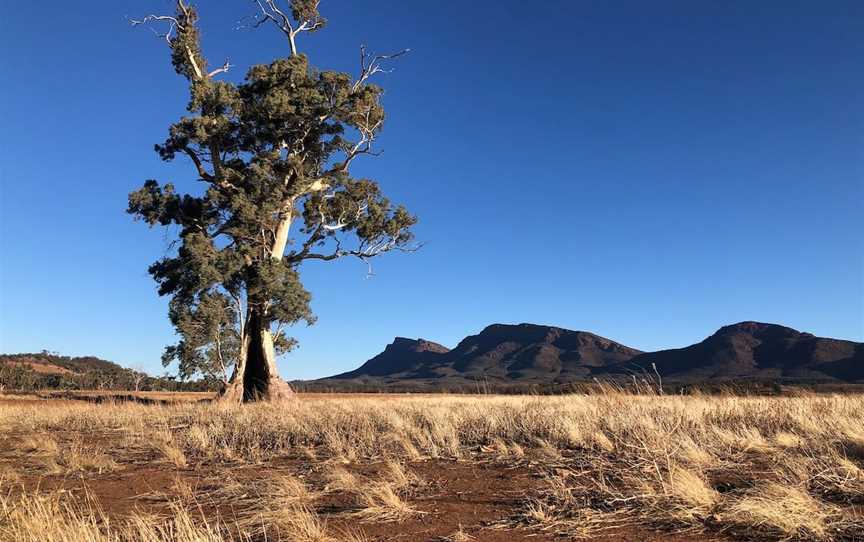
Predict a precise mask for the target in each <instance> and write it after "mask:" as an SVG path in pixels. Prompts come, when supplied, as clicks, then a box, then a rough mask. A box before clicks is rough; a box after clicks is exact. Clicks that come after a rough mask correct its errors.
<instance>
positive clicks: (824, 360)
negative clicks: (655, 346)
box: [615, 322, 864, 382]
mask: <svg viewBox="0 0 864 542" xmlns="http://www.w3.org/2000/svg"><path fill="white" fill-rule="evenodd" d="M652 364H653V365H654V366H655V367H656V368H657V371H658V372H659V373H660V374H661V375H662V376H664V377H668V378H674V379H677V380H688V381H707V380H718V379H722V380H726V379H739V378H760V379H838V380H843V381H848V382H855V381H864V343H856V342H852V341H844V340H840V339H828V338H824V337H816V336H814V335H812V334H810V333H802V332H800V331H797V330H794V329H792V328H789V327H785V326H781V325H777V324H765V323H761V322H740V323H738V324H733V325H729V326H724V327H722V328H720V329H719V330H718V331H717V332H716V333H714V334H713V335H711V336H710V337H708V338H707V339H705V340H704V341H702V342H700V343H697V344H694V345H691V346H688V347H686V348H676V349H672V350H661V351H659V352H650V353H645V354H642V355H639V356H636V357H634V358H633V359H631V360H630V361H629V362H628V363H626V364H622V365H620V366H619V367H616V368H615V369H617V370H621V371H624V372H626V371H631V370H637V371H638V370H645V371H647V370H652V371H653V369H651V366H652Z"/></svg>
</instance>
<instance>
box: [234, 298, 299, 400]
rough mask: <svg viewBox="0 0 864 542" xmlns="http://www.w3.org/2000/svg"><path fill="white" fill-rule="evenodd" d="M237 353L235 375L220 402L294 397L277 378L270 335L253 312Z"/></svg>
mask: <svg viewBox="0 0 864 542" xmlns="http://www.w3.org/2000/svg"><path fill="white" fill-rule="evenodd" d="M239 354H240V355H239V359H238V360H237V365H236V366H235V367H234V374H233V376H232V377H231V381H230V382H229V383H228V386H226V387H225V389H224V390H223V392H222V395H221V398H220V400H221V401H223V402H228V403H248V402H252V401H282V400H285V399H289V398H291V397H292V396H293V395H294V391H293V390H292V389H291V386H289V385H288V383H287V382H285V381H284V380H282V379H281V378H279V369H278V368H277V367H276V352H275V350H274V348H273V335H272V334H271V333H270V329H269V328H268V327H267V326H266V325H264V322H263V320H262V318H261V316H260V315H259V314H256V313H255V312H253V313H252V314H251V315H250V317H249V322H248V324H247V325H246V329H245V334H244V337H243V342H242V343H241V345H240V353H239Z"/></svg>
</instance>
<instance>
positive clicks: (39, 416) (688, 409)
mask: <svg viewBox="0 0 864 542" xmlns="http://www.w3.org/2000/svg"><path fill="white" fill-rule="evenodd" d="M195 398H197V397H195V396H190V397H188V398H187V399H195ZM0 429H2V430H0V435H2V436H0V440H2V444H0V540H2V541H4V542H5V541H33V542H55V541H58V542H59V541H63V542H67V541H68V542H73V541H75V542H77V541H88V542H89V541H93V542H96V541H99V542H102V541H112V542H113V541H129V542H132V541H147V542H156V541H160V542H161V541H169V540H170V541H173V540H177V541H181V542H193V541H194V542H199V541H201V542H203V541H208V542H209V541H219V540H232V541H233V540H237V541H241V540H242V541H264V540H274V541H276V540H290V541H298V542H313V541H329V540H334V541H363V540H369V541H371V540H404V541H422V540H438V541H453V542H457V541H463V542H464V541H471V540H478V541H485V540H489V541H495V540H506V541H508V542H516V541H520V540H573V539H576V540H578V539H590V540H601V541H613V540H616V541H617V540H627V541H631V540H650V541H660V540H663V541H689V540H864V396H860V395H818V396H817V395H812V396H796V397H770V398H765V397H762V398H757V397H752V398H751V397H732V396H657V395H628V394H625V393H620V392H618V393H616V392H614V391H609V392H608V393H601V394H596V395H571V396H557V397H532V396H519V397H513V396H507V397H505V396H447V395H422V396H420V395H402V396H398V395H365V396H353V395H341V396H340V395H315V394H307V395H304V394H300V395H298V396H297V398H296V399H294V400H292V401H289V402H287V403H285V404H280V405H273V404H270V405H268V404H260V405H246V406H242V407H241V406H233V407H228V406H223V405H219V404H216V403H213V404H211V403H207V402H197V403H196V402H188V401H187V402H180V401H175V402H172V403H165V404H147V405H144V404H136V403H131V402H126V403H112V402H110V401H109V402H103V403H100V404H93V403H90V402H85V401H79V400H69V399H66V400H55V399H52V400H44V399H37V398H33V399H27V398H21V397H8V396H7V397H6V398H0Z"/></svg>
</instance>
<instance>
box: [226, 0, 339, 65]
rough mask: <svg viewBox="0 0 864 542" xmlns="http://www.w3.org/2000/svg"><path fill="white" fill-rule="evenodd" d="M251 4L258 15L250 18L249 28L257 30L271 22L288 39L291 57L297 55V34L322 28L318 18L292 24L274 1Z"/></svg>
mask: <svg viewBox="0 0 864 542" xmlns="http://www.w3.org/2000/svg"><path fill="white" fill-rule="evenodd" d="M253 2H255V4H256V5H257V6H258V11H259V12H260V13H259V14H258V15H255V16H253V17H252V20H253V21H254V23H252V25H251V27H252V28H259V27H260V26H262V25H264V24H265V23H266V22H267V21H270V22H272V23H273V24H274V25H276V28H278V29H279V30H280V31H281V32H282V33H283V34H285V37H287V38H288V43H289V45H290V46H291V55H292V56H293V55H296V54H297V34H299V33H301V32H314V31H315V30H318V29H319V28H321V27H323V26H324V21H323V20H322V19H320V18H318V17H315V18H314V19H307V20H304V21H298V22H297V23H292V22H291V17H290V16H289V15H288V14H287V13H286V12H285V11H284V10H283V9H281V8H280V7H279V5H278V4H277V1H276V0H253ZM316 7H317V2H316ZM316 11H317V10H316ZM295 25H296V26H295ZM241 27H242V26H241Z"/></svg>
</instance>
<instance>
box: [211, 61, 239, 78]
mask: <svg viewBox="0 0 864 542" xmlns="http://www.w3.org/2000/svg"><path fill="white" fill-rule="evenodd" d="M233 67H234V64H231V63H230V62H229V61H228V59H227V58H226V59H225V64H222V67H221V68H216V69H215V70H213V71H211V72H210V73H208V74H207V78H208V79H212V78H213V76H215V75H219V74H220V73H225V72H227V71H228V70H230V69H231V68H233Z"/></svg>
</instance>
